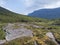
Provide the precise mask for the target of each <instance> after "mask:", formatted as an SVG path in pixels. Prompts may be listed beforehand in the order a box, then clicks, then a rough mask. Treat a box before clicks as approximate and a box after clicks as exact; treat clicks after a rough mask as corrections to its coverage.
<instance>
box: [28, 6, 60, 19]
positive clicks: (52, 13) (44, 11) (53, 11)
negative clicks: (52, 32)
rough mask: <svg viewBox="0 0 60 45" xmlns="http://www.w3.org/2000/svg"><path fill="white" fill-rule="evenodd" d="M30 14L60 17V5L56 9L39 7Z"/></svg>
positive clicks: (53, 17) (39, 16)
mask: <svg viewBox="0 0 60 45" xmlns="http://www.w3.org/2000/svg"><path fill="white" fill-rule="evenodd" d="M28 16H32V17H38V18H47V19H55V18H60V7H59V8H54V9H39V10H36V11H34V12H32V13H30V14H28Z"/></svg>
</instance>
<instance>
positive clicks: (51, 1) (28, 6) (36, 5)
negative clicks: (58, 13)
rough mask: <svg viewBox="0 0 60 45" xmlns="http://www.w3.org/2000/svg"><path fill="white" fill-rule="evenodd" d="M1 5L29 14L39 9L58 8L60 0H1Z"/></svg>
mask: <svg viewBox="0 0 60 45" xmlns="http://www.w3.org/2000/svg"><path fill="white" fill-rule="evenodd" d="M0 6H1V7H4V8H6V9H8V10H11V11H13V12H16V13H20V14H25V15H27V14H28V13H31V12H33V11H35V10H38V9H43V8H58V7H60V0H0Z"/></svg>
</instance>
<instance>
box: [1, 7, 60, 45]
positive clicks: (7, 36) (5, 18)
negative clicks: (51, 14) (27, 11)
mask: <svg viewBox="0 0 60 45" xmlns="http://www.w3.org/2000/svg"><path fill="white" fill-rule="evenodd" d="M25 22H26V23H25ZM0 45H60V19H53V20H48V19H42V18H33V17H29V16H25V15H22V14H17V13H14V12H12V11H9V10H7V9H5V8H2V7H0Z"/></svg>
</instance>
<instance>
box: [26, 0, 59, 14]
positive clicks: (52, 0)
mask: <svg viewBox="0 0 60 45" xmlns="http://www.w3.org/2000/svg"><path fill="white" fill-rule="evenodd" d="M26 5H27V7H26V11H27V12H28V13H30V12H32V11H34V10H38V9H41V8H56V7H60V0H26Z"/></svg>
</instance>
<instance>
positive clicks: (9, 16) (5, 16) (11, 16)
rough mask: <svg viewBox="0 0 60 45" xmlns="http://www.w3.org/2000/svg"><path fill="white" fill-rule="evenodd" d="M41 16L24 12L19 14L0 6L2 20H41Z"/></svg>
mask: <svg viewBox="0 0 60 45" xmlns="http://www.w3.org/2000/svg"><path fill="white" fill-rule="evenodd" d="M41 20H42V19H40V18H33V17H29V16H26V15H22V14H17V13H14V12H12V11H9V10H7V9H5V8H3V7H0V22H34V21H35V22H37V21H41Z"/></svg>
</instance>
